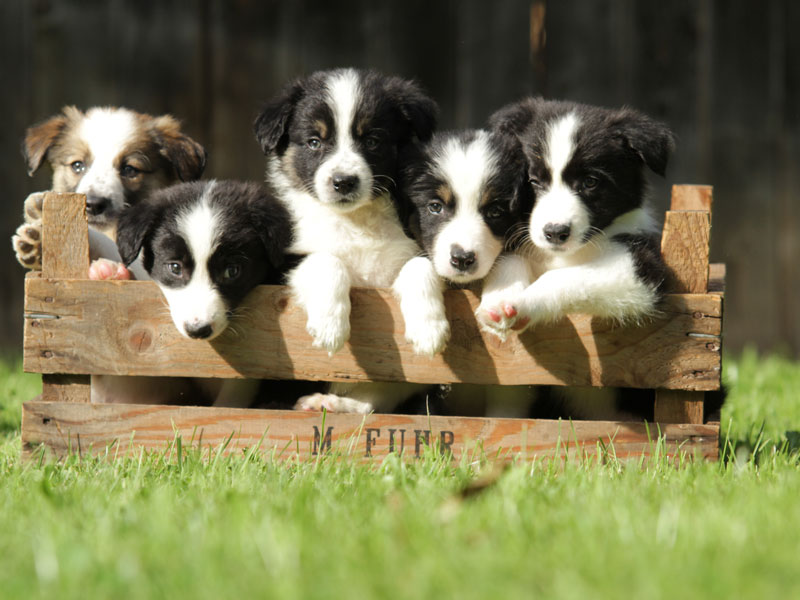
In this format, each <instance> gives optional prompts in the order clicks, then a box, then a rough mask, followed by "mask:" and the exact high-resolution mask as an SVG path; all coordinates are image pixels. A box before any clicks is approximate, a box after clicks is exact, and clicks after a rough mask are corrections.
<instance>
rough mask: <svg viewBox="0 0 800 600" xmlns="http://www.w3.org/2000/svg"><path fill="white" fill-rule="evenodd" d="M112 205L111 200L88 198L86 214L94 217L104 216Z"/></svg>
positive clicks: (95, 197)
mask: <svg viewBox="0 0 800 600" xmlns="http://www.w3.org/2000/svg"><path fill="white" fill-rule="evenodd" d="M110 205H111V199H110V198H102V197H100V196H86V212H88V213H89V214H90V215H92V216H97V215H102V214H103V213H104V212H106V209H107V208H108V207H109V206H110Z"/></svg>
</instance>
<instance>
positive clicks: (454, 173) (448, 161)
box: [437, 131, 497, 214]
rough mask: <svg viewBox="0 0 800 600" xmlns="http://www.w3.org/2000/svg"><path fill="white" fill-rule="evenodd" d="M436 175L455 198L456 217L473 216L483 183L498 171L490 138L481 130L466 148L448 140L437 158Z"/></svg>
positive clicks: (455, 140) (460, 143)
mask: <svg viewBox="0 0 800 600" xmlns="http://www.w3.org/2000/svg"><path fill="white" fill-rule="evenodd" d="M437 163H438V165H439V173H440V174H441V176H442V177H443V178H444V179H445V181H447V183H448V184H449V185H450V188H451V189H452V190H453V193H454V195H455V196H456V198H457V203H456V214H475V213H476V212H477V210H478V208H479V206H480V201H481V196H482V194H483V190H484V188H485V186H486V181H487V179H488V178H489V175H490V174H491V173H494V172H495V171H496V170H497V164H496V163H497V157H496V156H495V154H494V152H492V149H491V147H490V146H489V135H488V134H487V133H486V132H485V131H480V132H478V134H477V137H476V138H475V139H474V140H472V141H471V142H470V143H469V144H467V145H466V146H464V145H463V143H462V142H461V141H460V140H458V139H451V140H449V141H448V143H447V144H445V146H444V148H442V151H441V154H440V155H439V157H437Z"/></svg>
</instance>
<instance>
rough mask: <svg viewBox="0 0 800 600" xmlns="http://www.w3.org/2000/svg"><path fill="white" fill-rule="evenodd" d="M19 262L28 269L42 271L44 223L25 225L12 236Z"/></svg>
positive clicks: (12, 243)
mask: <svg viewBox="0 0 800 600" xmlns="http://www.w3.org/2000/svg"><path fill="white" fill-rule="evenodd" d="M11 245H12V246H13V247H14V253H15V255H16V257H17V261H18V262H19V264H21V265H22V266H23V267H25V268H26V269H32V270H34V271H41V270H42V222H41V221H37V222H32V223H23V224H22V225H20V226H19V227H17V231H16V233H14V235H12V236H11Z"/></svg>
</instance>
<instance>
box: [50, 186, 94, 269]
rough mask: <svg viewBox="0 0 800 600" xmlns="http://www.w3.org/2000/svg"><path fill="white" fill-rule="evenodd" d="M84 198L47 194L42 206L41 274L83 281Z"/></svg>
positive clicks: (85, 262)
mask: <svg viewBox="0 0 800 600" xmlns="http://www.w3.org/2000/svg"><path fill="white" fill-rule="evenodd" d="M87 232H88V225H87V221H86V196H84V195H83V194H55V193H52V192H50V193H47V194H45V196H44V202H43V204H42V275H43V276H44V277H60V278H64V279H86V277H87V275H88V269H89V236H88V233H87Z"/></svg>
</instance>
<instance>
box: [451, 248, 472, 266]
mask: <svg viewBox="0 0 800 600" xmlns="http://www.w3.org/2000/svg"><path fill="white" fill-rule="evenodd" d="M450 264H451V265H453V266H454V267H455V268H456V269H458V270H459V271H467V270H469V268H470V267H471V266H472V265H474V264H475V253H474V252H472V251H467V250H464V249H463V248H462V247H461V246H452V247H451V248H450Z"/></svg>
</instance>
